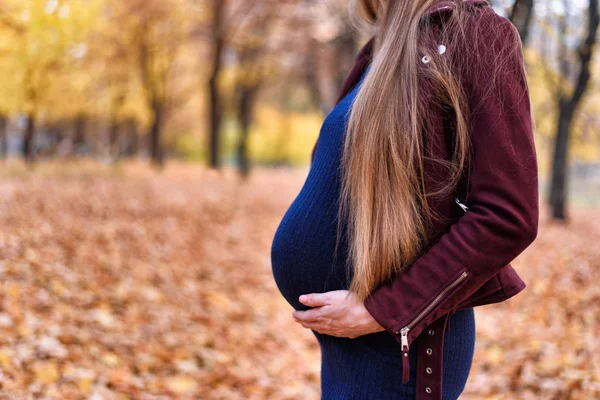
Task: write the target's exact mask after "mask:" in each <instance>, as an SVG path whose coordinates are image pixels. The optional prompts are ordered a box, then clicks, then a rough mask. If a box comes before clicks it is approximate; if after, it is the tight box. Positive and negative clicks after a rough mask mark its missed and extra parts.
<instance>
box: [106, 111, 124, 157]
mask: <svg viewBox="0 0 600 400" xmlns="http://www.w3.org/2000/svg"><path fill="white" fill-rule="evenodd" d="M119 128H120V125H119V122H118V121H117V120H116V119H114V118H111V121H110V124H109V127H108V144H109V152H110V157H111V158H112V159H113V160H114V161H116V160H118V159H119V158H120V157H121V146H120V142H119V139H120V138H119Z"/></svg>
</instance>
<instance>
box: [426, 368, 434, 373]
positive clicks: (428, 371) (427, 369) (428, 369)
mask: <svg viewBox="0 0 600 400" xmlns="http://www.w3.org/2000/svg"><path fill="white" fill-rule="evenodd" d="M425 371H427V373H428V374H429V375H431V373H432V372H433V370H432V369H431V368H430V367H427V368H426V369H425Z"/></svg>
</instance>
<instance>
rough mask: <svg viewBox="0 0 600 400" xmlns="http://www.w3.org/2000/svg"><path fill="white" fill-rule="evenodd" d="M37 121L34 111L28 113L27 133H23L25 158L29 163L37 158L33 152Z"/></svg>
mask: <svg viewBox="0 0 600 400" xmlns="http://www.w3.org/2000/svg"><path fill="white" fill-rule="evenodd" d="M35 122H36V121H35V115H34V114H33V113H31V114H29V115H27V123H26V124H25V133H24V135H23V158H25V161H26V162H28V163H32V162H33V161H34V158H35V155H34V152H33V136H34V134H35Z"/></svg>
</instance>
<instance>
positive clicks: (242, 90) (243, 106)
mask: <svg viewBox="0 0 600 400" xmlns="http://www.w3.org/2000/svg"><path fill="white" fill-rule="evenodd" d="M257 92H258V86H257V85H248V84H245V83H242V84H240V85H239V86H238V96H239V97H238V99H239V103H238V121H239V123H240V141H239V142H238V148H237V159H238V166H239V169H240V173H241V174H242V176H243V177H247V176H248V175H249V173H250V161H249V157H248V134H249V132H250V125H251V123H252V109H253V106H254V100H255V98H256V93H257Z"/></svg>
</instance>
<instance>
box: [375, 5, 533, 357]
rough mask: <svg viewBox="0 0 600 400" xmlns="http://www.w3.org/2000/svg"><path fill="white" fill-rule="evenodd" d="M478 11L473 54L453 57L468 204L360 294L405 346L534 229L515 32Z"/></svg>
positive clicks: (523, 83) (527, 119)
mask: <svg viewBox="0 0 600 400" xmlns="http://www.w3.org/2000/svg"><path fill="white" fill-rule="evenodd" d="M481 18H482V21H480V23H479V24H477V28H474V30H475V32H470V31H468V30H467V41H468V42H472V43H470V45H471V47H472V50H470V51H471V52H474V53H473V54H472V55H466V56H465V55H460V56H459V57H461V61H459V62H460V63H461V64H464V65H465V66H464V67H460V68H464V72H463V74H464V75H463V79H462V80H461V81H462V82H463V83H462V84H463V85H464V88H465V94H466V96H467V98H466V100H467V101H468V102H469V105H470V107H471V116H470V123H471V127H472V131H471V132H472V133H471V135H472V138H471V143H472V153H471V155H472V159H471V166H470V168H471V173H470V177H469V186H470V191H469V194H468V198H467V202H466V205H467V206H468V208H469V210H468V211H467V212H466V213H464V214H463V215H462V216H461V217H460V218H459V219H458V220H457V221H456V222H455V223H454V224H452V225H451V226H450V229H449V231H448V232H446V233H444V234H443V235H442V236H441V237H440V239H439V240H438V241H436V242H435V243H434V244H432V245H431V246H430V247H429V248H428V249H427V250H426V251H425V252H424V253H423V254H422V255H421V256H420V257H418V258H417V259H416V260H415V262H414V263H412V264H411V265H410V266H409V267H408V269H407V270H405V271H404V272H403V273H401V274H398V275H396V276H394V277H393V279H392V280H390V281H388V282H386V283H384V284H382V285H380V286H379V287H377V288H376V289H375V290H373V291H372V292H371V293H370V294H369V296H368V297H367V298H366V299H365V301H364V305H365V307H366V309H367V310H368V311H369V313H370V314H371V315H372V316H373V318H374V319H375V320H376V321H377V322H378V323H379V324H380V325H382V326H383V327H384V328H385V329H386V330H387V331H388V332H390V333H391V334H393V335H394V336H395V337H396V339H397V340H398V341H399V343H401V344H403V348H406V347H405V345H406V344H407V342H408V343H410V342H412V341H413V340H414V339H415V338H416V337H417V336H418V335H419V334H420V333H421V332H422V330H423V329H425V328H426V327H427V326H428V325H429V324H431V323H432V322H434V321H435V320H437V319H438V318H440V317H441V316H443V315H445V314H447V313H449V312H451V311H452V310H453V309H455V308H456V307H457V305H458V304H460V303H461V302H462V301H463V300H465V299H467V298H468V297H469V296H470V295H471V294H473V293H474V292H475V291H476V290H477V289H478V288H479V287H481V286H482V285H483V284H484V283H485V282H486V281H487V280H488V279H490V278H492V277H493V276H494V275H496V274H497V273H498V272H499V271H500V270H501V269H502V268H503V267H504V266H506V265H507V264H508V263H510V262H511V261H512V260H513V259H515V258H516V257H517V256H518V255H519V254H520V253H521V252H522V251H523V250H525V248H527V247H528V246H529V245H530V244H531V243H532V242H533V241H534V239H535V238H536V236H537V229H538V176H537V156H536V152H535V144H534V137H533V130H532V126H533V123H532V118H531V112H530V100H529V90H528V84H527V80H526V76H525V67H524V61H523V50H522V47H521V44H520V40H518V39H519V34H518V31H517V29H516V27H515V26H514V25H513V24H512V23H511V22H510V21H509V20H508V19H506V18H504V17H502V16H500V15H498V14H495V13H488V14H484V15H483V16H481ZM515 44H517V45H516V46H515ZM459 54H463V53H459ZM498 62H500V63H502V66H503V68H501V71H502V72H501V73H500V74H499V75H498V76H496V77H495V79H494V78H492V77H491V76H490V73H489V71H491V70H492V66H493V64H494V63H498ZM403 328H404V329H403ZM402 330H403V332H401V331H402ZM402 336H403V337H402Z"/></svg>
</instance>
